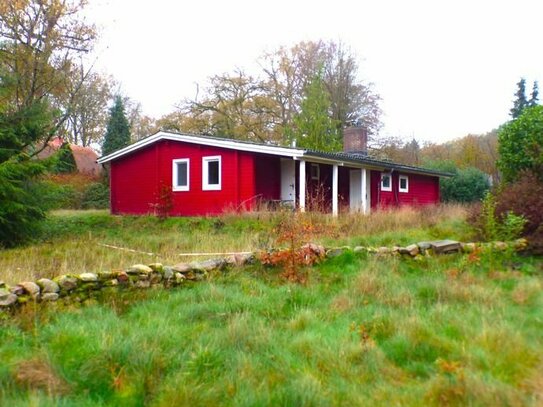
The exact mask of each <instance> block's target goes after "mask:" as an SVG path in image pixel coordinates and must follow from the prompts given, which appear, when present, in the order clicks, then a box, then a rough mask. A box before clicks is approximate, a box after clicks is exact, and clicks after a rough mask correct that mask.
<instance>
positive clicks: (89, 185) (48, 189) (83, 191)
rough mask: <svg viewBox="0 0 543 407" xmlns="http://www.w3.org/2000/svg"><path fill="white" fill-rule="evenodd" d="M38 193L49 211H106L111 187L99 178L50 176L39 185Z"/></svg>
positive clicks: (73, 175) (70, 175)
mask: <svg viewBox="0 0 543 407" xmlns="http://www.w3.org/2000/svg"><path fill="white" fill-rule="evenodd" d="M36 193H38V194H39V195H40V196H41V197H42V199H43V200H44V201H45V202H46V205H47V208H48V209H105V208H108V207H109V187H108V185H107V183H106V182H105V181H104V180H102V179H100V178H97V177H91V176H87V175H83V174H55V175H49V176H47V177H46V178H44V179H43V180H42V182H41V183H40V184H39V185H37V187H36Z"/></svg>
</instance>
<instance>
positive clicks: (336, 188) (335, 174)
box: [332, 164, 338, 216]
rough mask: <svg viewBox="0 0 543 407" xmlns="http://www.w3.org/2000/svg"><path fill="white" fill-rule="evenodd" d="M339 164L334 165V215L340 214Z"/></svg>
mask: <svg viewBox="0 0 543 407" xmlns="http://www.w3.org/2000/svg"><path fill="white" fill-rule="evenodd" d="M337 195H338V166H337V164H334V166H333V167H332V215H333V216H337V214H338V196H337Z"/></svg>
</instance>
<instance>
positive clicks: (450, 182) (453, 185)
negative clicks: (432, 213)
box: [426, 161, 490, 203]
mask: <svg viewBox="0 0 543 407" xmlns="http://www.w3.org/2000/svg"><path fill="white" fill-rule="evenodd" d="M426 166H427V167H428V168H432V169H436V170H439V171H444V172H449V173H451V174H454V176H453V177H451V178H443V179H441V180H440V181H439V187H440V193H441V200H442V201H443V202H460V203H470V202H477V201H480V200H481V199H483V197H484V196H485V193H486V192H487V191H488V190H489V188H490V184H489V182H488V177H487V175H486V174H485V173H484V172H482V171H481V170H479V169H477V168H474V167H468V168H457V167H456V165H455V164H454V163H453V162H451V161H439V162H437V161H435V162H429V163H426Z"/></svg>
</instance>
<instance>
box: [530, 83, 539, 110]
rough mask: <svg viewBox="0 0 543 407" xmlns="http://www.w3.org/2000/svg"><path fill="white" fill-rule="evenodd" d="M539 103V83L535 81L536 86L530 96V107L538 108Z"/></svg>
mask: <svg viewBox="0 0 543 407" xmlns="http://www.w3.org/2000/svg"><path fill="white" fill-rule="evenodd" d="M537 102H539V85H538V83H537V81H534V86H533V88H532V94H531V95H530V101H529V102H528V106H530V107H533V106H536V105H537Z"/></svg>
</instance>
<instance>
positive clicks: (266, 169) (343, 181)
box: [255, 155, 371, 216]
mask: <svg viewBox="0 0 543 407" xmlns="http://www.w3.org/2000/svg"><path fill="white" fill-rule="evenodd" d="M370 183H371V170H370V169H368V168H364V167H362V166H359V167H356V166H354V165H352V163H349V165H347V164H345V163H342V162H339V161H338V162H335V161H332V160H327V159H322V160H319V159H311V160H309V159H301V158H294V159H293V158H290V157H288V158H287V157H272V156H264V155H263V156H261V157H259V158H258V159H257V160H256V161H255V191H256V193H257V196H258V197H259V198H260V199H261V200H262V201H264V202H275V203H280V204H282V205H289V206H292V207H296V208H298V209H299V210H300V211H301V212H305V211H306V210H311V211H320V212H327V213H332V214H333V215H334V216H337V215H338V214H339V212H340V211H341V212H343V211H345V212H359V213H364V214H369V212H370V208H371V187H370Z"/></svg>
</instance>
